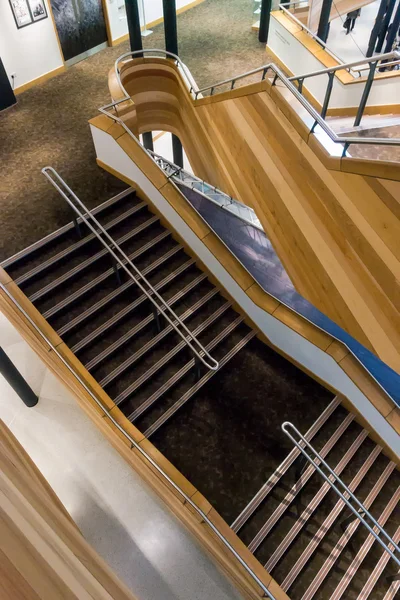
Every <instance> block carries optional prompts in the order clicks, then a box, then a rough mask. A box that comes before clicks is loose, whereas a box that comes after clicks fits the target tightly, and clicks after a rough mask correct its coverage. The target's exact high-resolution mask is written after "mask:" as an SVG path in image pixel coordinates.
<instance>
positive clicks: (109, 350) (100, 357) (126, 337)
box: [85, 273, 207, 383]
mask: <svg viewBox="0 0 400 600" xmlns="http://www.w3.org/2000/svg"><path fill="white" fill-rule="evenodd" d="M206 279H207V276H206V275H205V274H204V273H202V274H201V275H199V276H198V277H197V278H196V279H194V280H193V281H191V282H190V283H189V284H188V285H186V286H185V287H184V288H183V289H182V290H180V291H179V292H177V293H176V294H175V295H174V296H173V297H172V298H171V299H170V300H168V301H167V304H168V305H169V306H171V307H172V306H173V305H174V304H176V303H177V302H178V301H179V300H181V299H182V298H184V296H185V295H186V294H188V293H189V292H190V291H192V290H193V289H194V288H195V287H196V286H197V285H198V284H200V283H201V282H202V281H205V280H206ZM145 298H146V299H147V296H145ZM135 303H136V304H137V301H136V302H135ZM151 306H152V305H151ZM128 308H130V307H127V309H128ZM120 312H124V315H123V316H126V314H127V312H131V311H130V310H129V311H128V310H126V311H120ZM116 316H118V315H116ZM160 318H162V317H161V316H160ZM119 320H120V319H119ZM153 321H154V313H153V312H151V313H150V314H148V315H147V316H146V317H145V318H144V319H142V320H141V321H140V322H139V323H137V324H136V325H135V326H134V327H132V328H130V329H128V331H126V332H125V333H124V334H123V335H122V336H121V337H118V339H117V340H116V341H115V342H114V343H111V344H109V345H107V347H106V348H105V349H104V350H103V351H102V352H100V353H99V354H97V355H96V356H95V357H94V358H92V359H91V360H90V361H89V362H88V363H86V365H85V366H86V368H87V369H88V370H89V371H90V370H92V369H94V368H95V367H96V366H98V365H99V364H100V363H101V362H103V361H104V360H106V359H107V358H108V357H109V356H111V355H112V354H114V353H115V352H116V350H118V349H119V348H121V347H122V346H123V345H125V344H127V343H128V342H129V341H130V340H131V339H132V338H133V337H135V336H136V335H137V334H138V333H139V332H140V331H142V330H143V329H144V328H145V327H147V326H148V325H150V324H151V323H152V322H153ZM171 329H172V327H171ZM121 372H122V371H121ZM106 381H108V380H107V378H105V379H102V382H104V383H106ZM110 381H111V379H110Z"/></svg>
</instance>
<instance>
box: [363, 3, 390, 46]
mask: <svg viewBox="0 0 400 600" xmlns="http://www.w3.org/2000/svg"><path fill="white" fill-rule="evenodd" d="M387 5H388V0H381V3H380V5H379V10H378V14H377V16H376V19H375V24H374V26H373V28H372V31H371V35H370V37H369V42H368V49H367V54H366V56H372V55H373V53H374V51H375V46H376V40H377V39H378V36H379V33H380V31H381V27H382V23H383V19H384V16H385V13H386V9H387Z"/></svg>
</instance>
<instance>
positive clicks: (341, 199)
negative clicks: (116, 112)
mask: <svg viewBox="0 0 400 600" xmlns="http://www.w3.org/2000/svg"><path fill="white" fill-rule="evenodd" d="M121 76H122V79H123V83H124V86H125V88H126V89H127V90H128V92H131V93H132V101H131V103H130V105H129V106H127V107H126V110H125V113H124V119H126V122H127V123H129V124H130V126H131V127H132V129H133V130H134V131H135V132H136V133H140V132H143V131H152V130H153V131H158V130H164V131H170V132H172V133H174V134H176V135H178V136H179V137H180V139H181V141H182V143H183V146H184V147H185V150H186V153H187V155H188V159H189V162H190V164H191V165H192V168H193V170H194V172H195V173H196V175H198V176H199V177H200V178H201V179H204V180H205V181H208V182H210V183H211V184H213V185H216V186H217V187H219V188H220V189H223V190H224V191H225V192H226V193H228V194H230V195H231V196H233V197H234V198H237V199H238V200H240V201H242V202H243V203H244V204H247V205H249V206H251V207H252V208H253V209H254V210H255V211H256V213H257V216H258V217H259V219H260V220H261V222H262V224H263V227H264V229H265V231H266V234H267V235H268V237H269V238H270V240H271V242H272V244H273V245H274V248H275V251H276V252H277V253H278V255H279V258H280V260H281V261H282V263H283V265H284V267H285V269H286V271H287V272H288V274H289V277H290V278H291V280H292V282H293V283H294V285H295V287H296V289H297V291H298V292H299V293H300V294H302V295H303V296H304V297H306V298H307V299H308V300H309V301H310V302H311V303H312V304H314V306H316V307H317V308H319V309H320V310H321V311H322V312H323V313H325V314H326V315H327V316H329V317H330V318H331V319H332V320H334V321H335V322H336V323H338V324H339V325H340V326H341V327H343V328H344V329H345V330H347V331H348V332H349V333H350V334H351V335H352V336H353V337H355V338H356V339H357V340H358V341H359V342H360V343H362V344H363V345H365V346H366V347H367V348H369V349H371V350H372V351H374V352H375V353H376V354H377V355H378V356H379V357H380V358H381V359H382V360H383V361H384V362H386V363H387V364H388V365H389V366H391V367H392V368H393V369H394V370H396V371H397V372H400V315H399V311H398V306H399V305H400V290H399V283H398V282H399V280H400V256H399V246H398V243H397V240H398V236H399V235H400V222H399V219H398V216H397V214H396V213H395V212H393V207H394V206H395V205H398V204H399V201H400V194H399V188H398V186H399V184H398V179H399V178H400V173H399V169H398V166H397V165H396V164H393V163H387V162H383V161H373V160H370V161H365V160H361V159H352V158H343V159H342V158H341V157H340V156H331V155H330V153H329V151H328V150H327V149H326V148H325V140H324V135H325V134H323V135H322V136H321V135H319V134H310V129H311V126H312V122H307V118H308V120H309V121H310V119H311V118H310V116H309V115H308V113H307V115H306V117H304V115H303V113H302V112H301V110H300V109H299V107H297V106H296V103H297V104H299V105H300V103H298V101H296V100H294V99H293V98H292V97H291V95H290V92H289V91H287V90H286V89H285V88H281V87H277V86H271V82H270V81H269V80H266V81H262V82H258V83H256V84H252V85H249V86H244V87H240V88H237V89H235V90H233V91H229V92H225V93H221V94H215V95H213V96H211V97H207V98H204V99H199V100H197V101H194V100H193V99H192V97H191V96H190V95H189V93H188V90H187V87H186V85H185V83H184V82H183V80H182V78H181V76H180V74H179V72H178V70H177V69H176V67H175V66H174V65H173V64H172V63H171V61H166V60H165V59H147V58H143V59H136V60H133V61H129V62H127V63H125V65H124V66H123V67H122V69H121ZM109 82H110V89H111V91H112V96H113V97H114V98H118V97H120V95H121V91H120V90H119V89H118V85H117V83H116V81H115V79H114V74H113V73H111V74H110V80H109ZM285 91H286V92H287V93H288V94H289V96H290V97H287V96H286V95H285ZM300 108H302V107H301V105H300ZM303 112H305V111H304V109H303ZM311 121H312V119H311ZM108 126H110V124H109V123H108ZM115 127H116V126H114V132H116V131H118V129H116V128H115ZM127 138H128V136H127V135H126V136H125V137H124V138H123V139H124V140H125V139H127ZM119 143H120V142H119ZM377 178H384V179H388V180H390V179H392V180H393V183H394V184H395V185H396V186H397V189H394V191H393V193H394V194H395V196H392V204H388V202H387V199H383V198H382V197H381V195H380V192H379V190H377V189H376V188H375V189H373V187H372V186H371V185H370V182H371V181H376V180H377ZM265 190H268V194H266V193H265ZM385 193H386V192H385Z"/></svg>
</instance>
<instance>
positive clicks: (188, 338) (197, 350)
mask: <svg viewBox="0 0 400 600" xmlns="http://www.w3.org/2000/svg"><path fill="white" fill-rule="evenodd" d="M42 173H43V175H44V176H45V177H46V178H47V179H48V180H49V181H50V183H51V184H52V185H53V187H54V188H55V189H56V190H57V191H58V192H59V194H60V195H61V196H62V197H63V198H64V200H65V201H66V202H67V203H68V204H69V206H70V207H71V208H72V209H73V211H75V212H76V214H77V215H78V216H79V217H80V218H81V219H82V222H83V223H85V225H86V226H87V227H88V228H89V229H90V231H91V232H92V233H93V234H94V235H95V236H96V237H97V238H98V240H99V241H100V242H101V244H102V245H103V246H104V247H105V249H106V250H107V251H108V252H109V254H111V256H112V258H113V260H114V261H115V263H117V265H119V267H120V268H121V269H123V270H124V271H125V272H126V273H127V275H128V277H130V278H131V279H132V280H133V281H134V282H135V284H136V285H137V286H138V287H139V289H140V290H141V291H142V292H143V294H145V295H146V296H147V298H148V299H149V300H150V302H151V303H152V304H153V306H154V309H155V310H156V311H157V312H158V313H159V314H160V315H162V316H163V317H164V318H165V319H166V320H167V321H168V323H169V324H170V325H171V326H172V327H173V329H174V330H175V331H176V333H177V334H178V335H179V336H180V337H181V338H182V340H183V341H184V342H185V344H186V345H187V346H188V348H189V349H190V350H191V352H192V353H193V354H194V356H195V358H197V359H198V360H200V361H201V362H202V363H203V364H204V365H205V366H206V367H207V368H208V369H210V370H211V371H216V370H217V369H218V367H219V363H218V361H216V360H215V359H214V358H213V357H212V356H211V355H210V354H209V352H208V351H207V350H206V349H205V348H204V346H203V345H202V344H201V343H200V342H199V341H198V339H197V338H196V336H195V335H194V334H193V333H192V332H191V331H190V329H189V328H188V327H187V326H186V325H185V323H183V321H182V320H181V319H180V318H179V317H178V315H177V314H176V313H175V312H174V310H173V309H172V308H171V307H170V305H169V304H168V303H167V302H166V301H165V300H164V299H163V297H162V296H161V295H160V294H159V293H158V292H157V290H156V289H155V288H154V287H153V286H152V285H151V283H150V282H149V281H148V280H147V279H146V277H145V276H144V275H143V274H142V273H141V271H140V270H139V269H138V268H137V267H136V265H134V263H133V262H132V261H131V260H130V258H129V257H128V255H127V254H126V253H125V252H124V251H123V250H122V248H121V247H120V246H118V244H117V243H116V242H115V240H114V239H113V238H112V237H111V236H110V234H109V233H108V232H107V231H106V229H104V227H103V226H102V225H101V223H100V222H99V221H98V220H97V219H96V218H95V217H94V216H93V215H92V213H91V212H90V211H89V210H88V208H87V207H86V206H85V205H84V204H83V202H82V201H81V200H80V199H79V198H78V196H77V195H76V194H75V193H74V192H73V191H72V190H71V188H70V187H69V186H68V185H67V184H66V183H65V181H64V180H63V179H62V178H61V177H60V175H59V174H58V173H57V171H55V170H54V169H53V168H52V167H44V168H43V169H42ZM65 190H66V191H67V192H68V194H69V195H70V196H71V198H72V199H73V200H71V198H70V197H68V195H67V194H66V193H65ZM75 203H76V204H75ZM77 205H78V206H77ZM78 207H79V208H78ZM80 209H83V211H84V212H83V213H82V211H81V210H80ZM102 236H104V237H105V238H106V240H107V241H108V243H107V241H106V240H105V239H103V237H102ZM115 263H114V264H115ZM128 267H130V269H132V270H133V271H134V274H133V273H132V271H131V270H130V269H129V268H128ZM116 268H118V266H117V267H116ZM157 300H158V302H157ZM182 330H183V331H182Z"/></svg>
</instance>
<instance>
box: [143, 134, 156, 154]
mask: <svg viewBox="0 0 400 600" xmlns="http://www.w3.org/2000/svg"><path fill="white" fill-rule="evenodd" d="M143 146H144V147H145V148H146V150H151V151H152V152H154V145H153V134H152V133H151V131H146V132H145V133H143Z"/></svg>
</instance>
